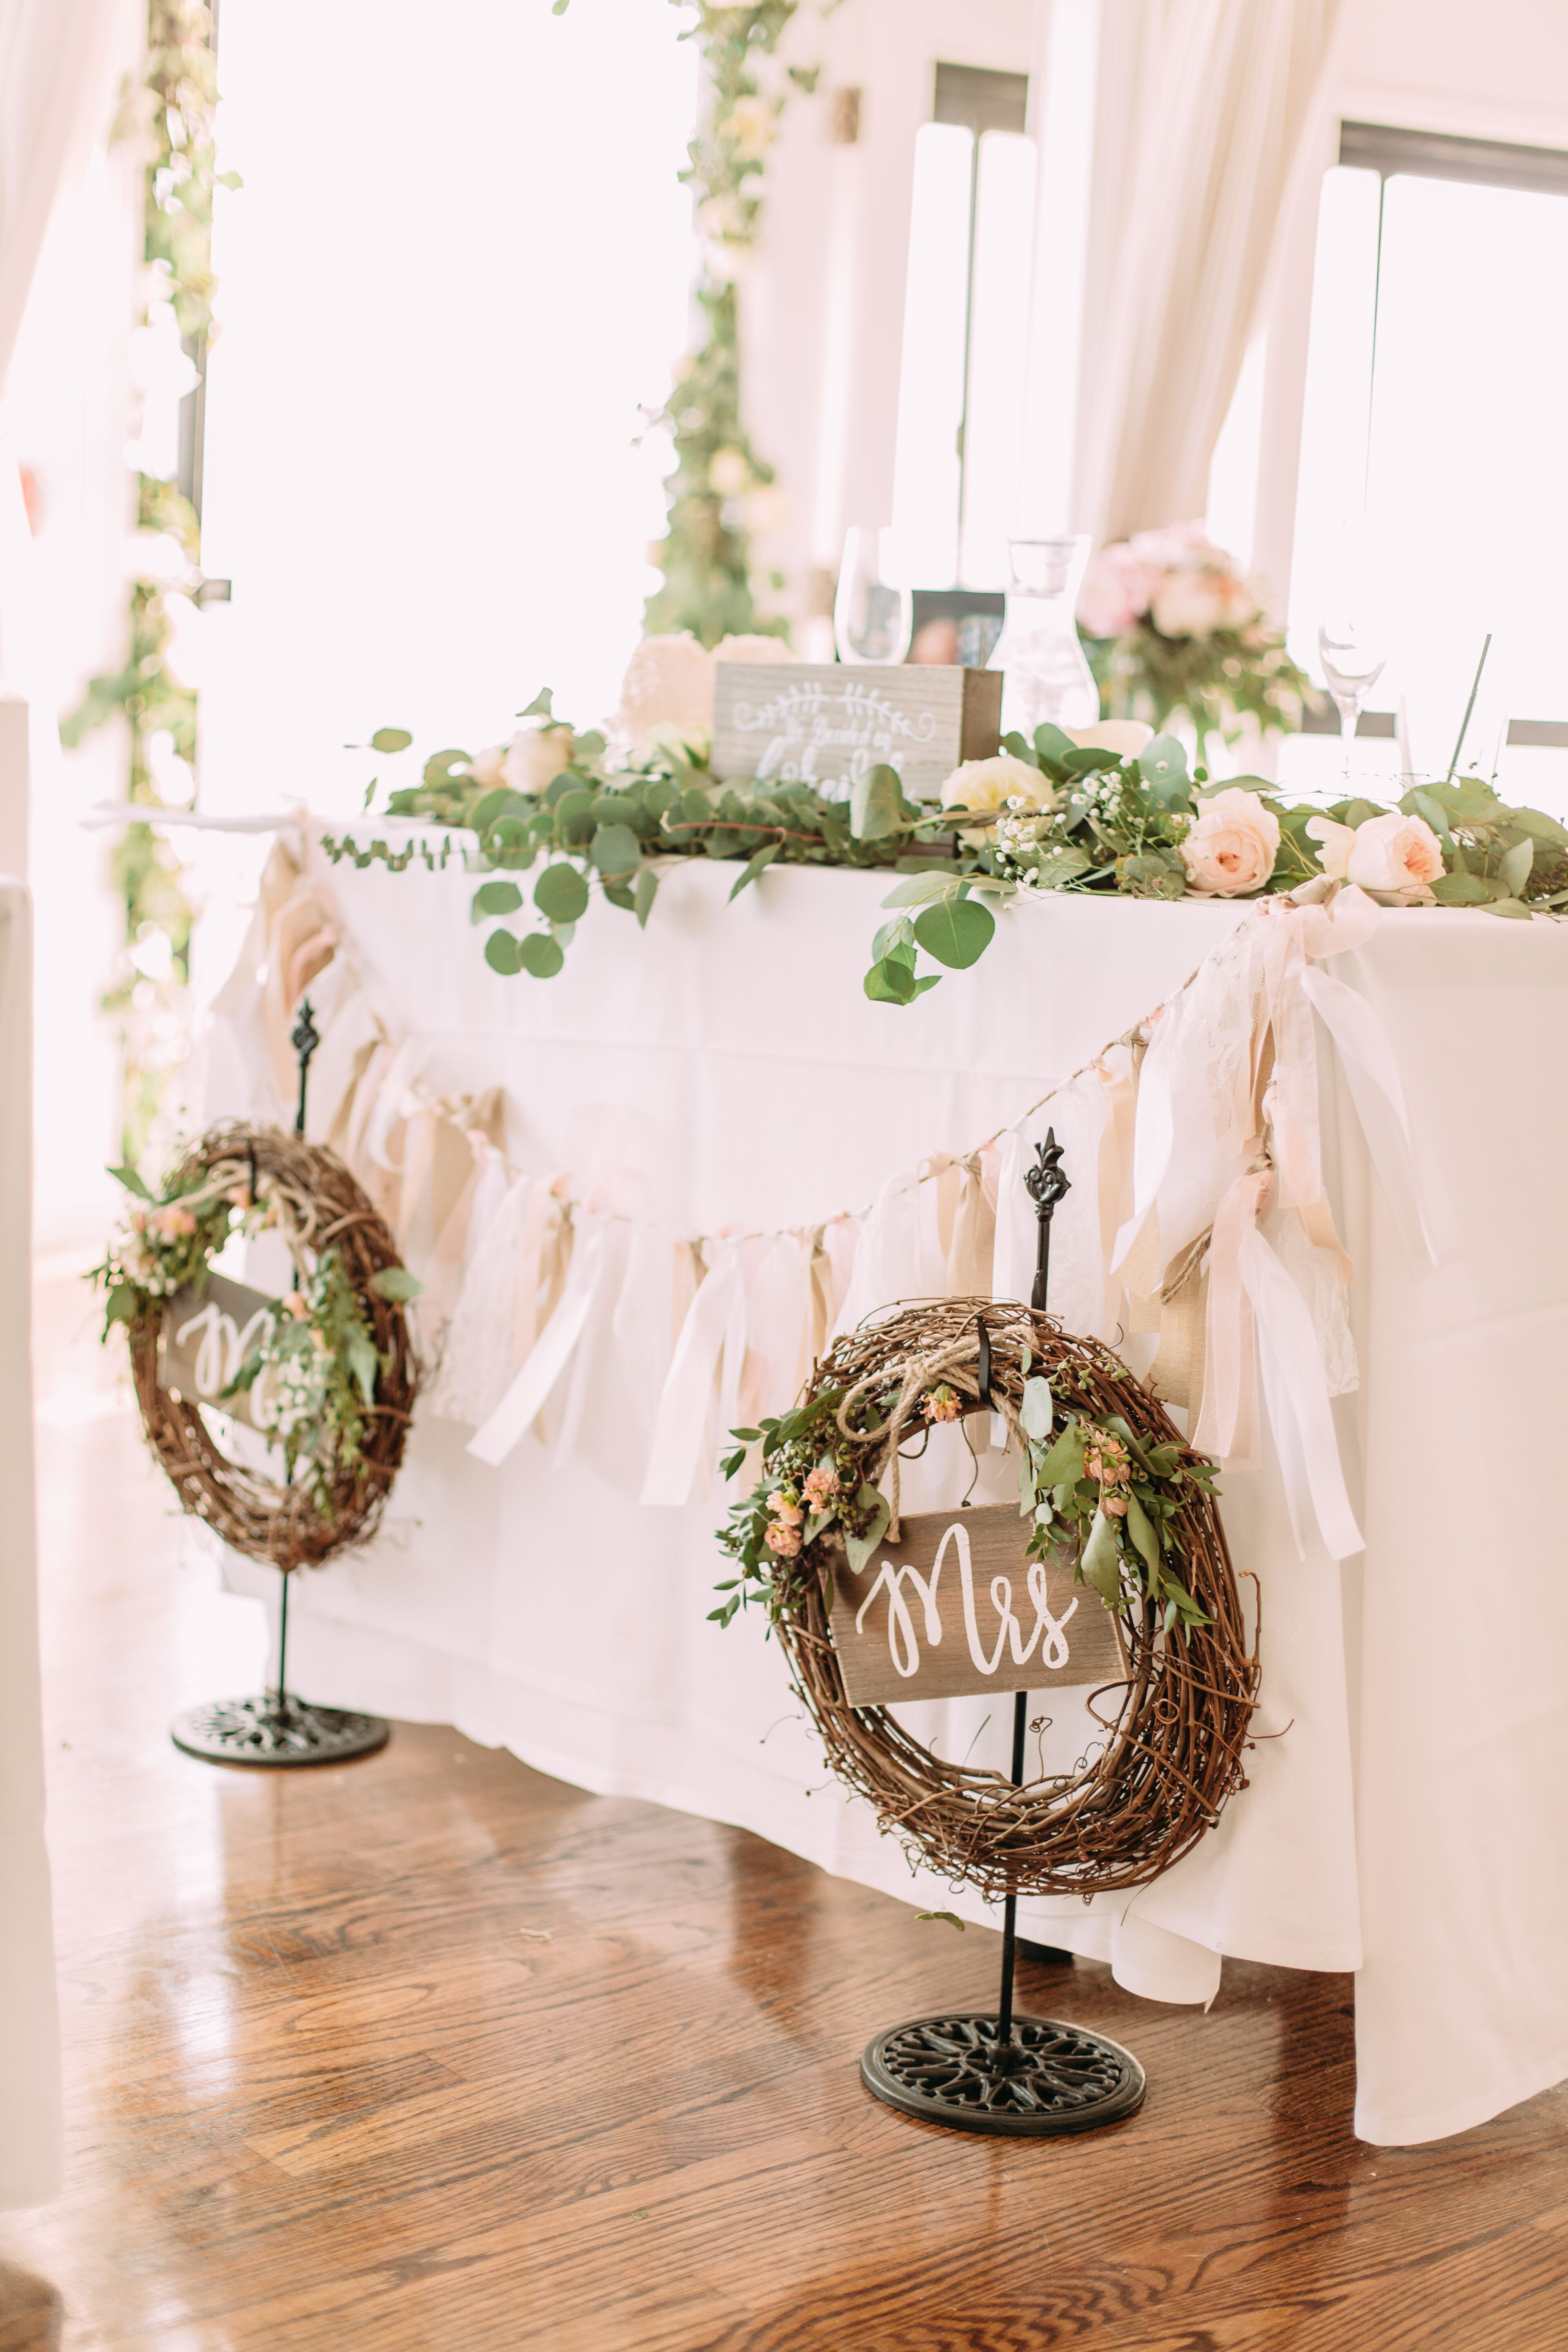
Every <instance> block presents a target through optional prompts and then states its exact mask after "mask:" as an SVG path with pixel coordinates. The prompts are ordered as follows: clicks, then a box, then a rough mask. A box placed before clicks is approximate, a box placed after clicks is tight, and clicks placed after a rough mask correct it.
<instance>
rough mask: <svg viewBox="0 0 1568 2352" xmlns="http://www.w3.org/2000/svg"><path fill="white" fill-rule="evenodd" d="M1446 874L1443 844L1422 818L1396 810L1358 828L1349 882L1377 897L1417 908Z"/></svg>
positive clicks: (1349, 863)
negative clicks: (1414, 905) (1440, 875)
mask: <svg viewBox="0 0 1568 2352" xmlns="http://www.w3.org/2000/svg"><path fill="white" fill-rule="evenodd" d="M1442 871H1443V849H1442V844H1441V843H1440V842H1439V841H1438V839H1437V836H1436V834H1435V833H1434V832H1433V830H1432V828H1431V826H1430V825H1429V824H1426V822H1425V821H1424V820H1423V819H1422V818H1421V817H1418V816H1404V815H1402V814H1400V812H1399V811H1398V810H1397V809H1393V810H1391V811H1390V812H1389V814H1388V815H1387V816H1373V817H1368V819H1367V821H1366V823H1365V824H1358V825H1357V827H1356V829H1355V837H1354V839H1353V840H1352V843H1351V845H1350V855H1349V858H1348V860H1347V862H1346V865H1345V879H1346V881H1347V882H1353V883H1355V884H1356V885H1357V887H1359V888H1360V889H1363V890H1365V891H1368V892H1370V893H1371V895H1372V896H1373V898H1394V899H1395V900H1396V901H1399V900H1402V901H1404V902H1405V904H1407V905H1413V904H1415V902H1417V901H1418V900H1429V899H1430V898H1431V897H1432V885H1433V883H1434V882H1435V881H1436V879H1437V877H1438V875H1439V874H1441V872H1442Z"/></svg>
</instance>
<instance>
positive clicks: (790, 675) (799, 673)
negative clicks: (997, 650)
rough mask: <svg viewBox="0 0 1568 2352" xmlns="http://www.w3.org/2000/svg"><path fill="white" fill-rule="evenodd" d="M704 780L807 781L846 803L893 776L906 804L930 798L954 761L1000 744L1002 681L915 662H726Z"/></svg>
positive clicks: (718, 674) (985, 754) (985, 673)
mask: <svg viewBox="0 0 1568 2352" xmlns="http://www.w3.org/2000/svg"><path fill="white" fill-rule="evenodd" d="M714 677H715V686H714V693H713V754H712V765H713V773H714V774H715V775H716V776H718V777H719V778H720V779H721V781H722V782H725V783H741V782H747V783H763V784H767V783H807V784H811V785H814V786H815V787H816V790H817V791H818V792H821V793H825V794H826V797H827V798H828V799H829V800H833V799H845V800H847V798H848V796H849V792H850V788H851V786H852V785H853V784H854V783H855V782H856V781H857V780H858V778H859V777H861V776H863V775H864V774H865V773H866V772H867V770H868V768H875V767H879V766H885V767H889V768H893V769H896V770H897V772H898V777H899V782H900V784H901V786H902V787H903V791H904V794H905V797H906V798H907V799H909V800H935V799H936V798H937V797H938V796H939V794H940V793H941V791H942V785H943V784H944V783H945V782H947V779H948V778H949V776H951V775H952V772H953V770H954V768H956V767H957V766H958V764H959V762H960V761H962V760H988V759H990V758H991V756H992V754H993V753H994V751H995V750H996V746H997V743H998V741H999V740H1000V729H1001V723H1002V673H1001V671H1000V670H995V669H956V668H953V669H947V668H937V667H931V666H928V665H926V664H924V663H921V662H909V663H900V664H891V663H889V664H887V665H881V664H874V663H865V664H858V663H845V662H728V661H721V662H720V663H719V664H718V666H717V668H716V670H715V672H714Z"/></svg>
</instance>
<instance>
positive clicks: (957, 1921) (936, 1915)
mask: <svg viewBox="0 0 1568 2352" xmlns="http://www.w3.org/2000/svg"><path fill="white" fill-rule="evenodd" d="M563 5H564V0H563ZM915 1917H916V1918H917V1919H940V1920H941V1921H942V1925H943V1927H956V1928H957V1930H958V1932H959V1934H960V1935H961V1936H962V1935H963V1920H962V1919H961V1918H960V1917H959V1916H958V1914H957V1912H956V1911H917V1912H916V1913H915Z"/></svg>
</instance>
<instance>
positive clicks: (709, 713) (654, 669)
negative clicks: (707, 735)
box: [615, 629, 713, 751]
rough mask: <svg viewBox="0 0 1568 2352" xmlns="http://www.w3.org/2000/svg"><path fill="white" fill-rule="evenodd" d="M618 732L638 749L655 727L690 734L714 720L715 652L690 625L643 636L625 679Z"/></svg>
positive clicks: (617, 720)
mask: <svg viewBox="0 0 1568 2352" xmlns="http://www.w3.org/2000/svg"><path fill="white" fill-rule="evenodd" d="M615 723H616V729H617V730H618V731H619V732H620V733H621V734H623V735H625V736H626V737H628V738H629V740H630V741H631V743H632V745H633V748H634V749H635V750H637V751H641V750H642V749H643V747H644V745H645V744H647V741H648V740H649V738H650V737H651V735H652V734H653V730H654V729H655V728H656V727H666V728H674V729H675V730H677V732H678V733H679V734H682V735H686V734H689V733H690V732H691V731H692V730H708V729H710V727H711V726H712V724H713V656H712V655H711V654H710V652H709V651H708V648H707V646H700V645H699V644H698V642H697V639H696V638H695V637H694V636H693V635H692V634H691V632H690V630H689V629H680V630H678V631H676V632H674V633H673V634H672V635H668V636H656V637H645V638H644V639H643V641H642V643H641V645H640V646H638V647H637V651H636V652H635V653H634V654H633V656H632V657H631V659H630V661H629V662H628V663H627V664H626V676H625V677H624V678H623V679H622V680H621V704H620V709H618V710H617V711H616V720H615Z"/></svg>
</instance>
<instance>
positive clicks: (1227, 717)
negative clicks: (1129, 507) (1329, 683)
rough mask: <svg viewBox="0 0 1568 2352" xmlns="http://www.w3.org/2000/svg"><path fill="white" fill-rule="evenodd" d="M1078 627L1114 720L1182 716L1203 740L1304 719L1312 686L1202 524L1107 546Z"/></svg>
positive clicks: (1087, 582) (1156, 722)
mask: <svg viewBox="0 0 1568 2352" xmlns="http://www.w3.org/2000/svg"><path fill="white" fill-rule="evenodd" d="M1078 619H1079V630H1080V631H1081V632H1082V634H1083V635H1084V637H1085V639H1086V641H1087V642H1086V645H1085V651H1086V652H1087V654H1088V656H1089V667H1090V668H1091V669H1092V670H1093V672H1094V675H1095V679H1096V681H1097V683H1098V685H1099V687H1100V706H1101V709H1103V711H1104V713H1105V715H1106V717H1107V718H1108V719H1144V720H1146V721H1147V722H1148V724H1149V725H1151V726H1152V727H1156V728H1160V727H1164V726H1167V725H1168V724H1169V722H1170V721H1171V719H1173V718H1175V717H1177V716H1178V715H1179V714H1181V713H1183V712H1184V713H1185V714H1186V716H1187V717H1188V718H1189V719H1191V721H1192V724H1193V726H1194V729H1195V730H1196V732H1197V738H1198V741H1199V743H1200V744H1201V743H1202V742H1203V740H1204V739H1205V736H1206V735H1208V734H1210V733H1218V734H1220V735H1222V736H1223V737H1224V738H1225V740H1226V742H1227V743H1229V742H1234V741H1235V740H1236V738H1237V736H1238V735H1240V734H1241V733H1243V732H1244V730H1245V729H1246V727H1247V722H1248V721H1249V720H1250V721H1251V722H1252V724H1253V725H1254V726H1256V728H1257V729H1258V732H1259V733H1263V734H1267V733H1268V732H1270V731H1275V732H1279V733H1286V732H1289V731H1291V730H1294V729H1296V728H1298V727H1300V724H1301V712H1302V709H1303V706H1304V705H1305V703H1306V702H1307V700H1308V699H1309V698H1310V695H1311V690H1312V689H1311V687H1310V683H1309V681H1308V680H1307V678H1306V677H1305V676H1304V675H1303V674H1302V672H1301V671H1300V670H1299V669H1298V668H1297V667H1296V665H1295V663H1294V662H1293V661H1292V660H1291V659H1290V656H1289V654H1288V653H1287V652H1286V650H1285V638H1284V635H1283V632H1282V631H1281V630H1279V628H1277V627H1276V626H1275V625H1274V624H1273V623H1272V622H1271V621H1270V620H1269V618H1268V614H1267V613H1266V611H1265V609H1264V605H1263V602H1262V599H1261V597H1260V596H1259V595H1258V592H1257V590H1256V589H1255V588H1253V587H1252V586H1251V585H1250V584H1249V583H1247V581H1245V580H1244V579H1243V578H1242V577H1241V575H1240V573H1239V572H1237V567H1236V563H1235V561H1234V559H1233V558H1232V557H1230V556H1228V555H1226V553H1225V551H1224V550H1223V549H1221V548H1217V547H1215V546H1213V545H1212V544H1211V543H1210V541H1209V540H1208V538H1207V537H1206V535H1205V530H1204V527H1203V525H1202V523H1198V522H1184V523H1173V525H1172V526H1171V527H1170V529H1169V530H1143V531H1140V532H1139V533H1138V534H1137V536H1136V537H1135V538H1133V539H1130V540H1119V541H1115V542H1114V543H1113V544H1112V545H1111V546H1110V547H1102V548H1101V549H1100V551H1099V553H1098V554H1097V555H1095V556H1094V557H1093V558H1092V560H1091V562H1089V568H1088V570H1087V571H1086V572H1085V573H1084V579H1083V586H1082V588H1081V590H1080V591H1079V602H1078Z"/></svg>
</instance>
